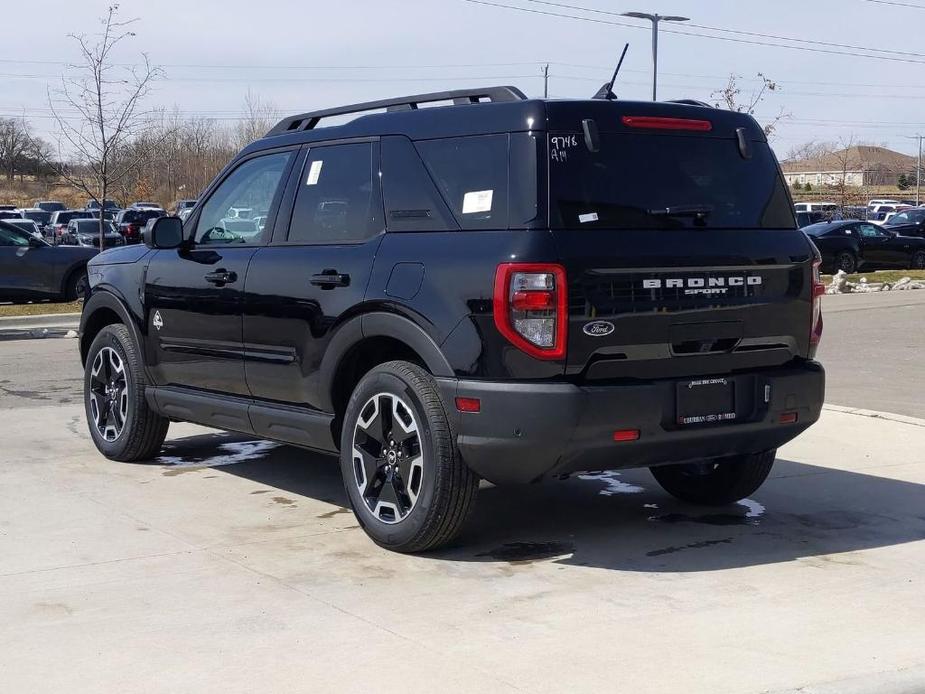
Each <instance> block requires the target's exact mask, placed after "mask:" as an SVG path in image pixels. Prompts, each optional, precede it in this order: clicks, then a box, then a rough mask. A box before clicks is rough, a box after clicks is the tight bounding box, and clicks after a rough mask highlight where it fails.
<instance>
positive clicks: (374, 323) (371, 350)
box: [321, 314, 453, 441]
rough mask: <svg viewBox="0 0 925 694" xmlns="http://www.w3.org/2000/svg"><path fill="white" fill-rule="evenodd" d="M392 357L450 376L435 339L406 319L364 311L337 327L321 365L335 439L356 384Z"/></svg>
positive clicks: (449, 369)
mask: <svg viewBox="0 0 925 694" xmlns="http://www.w3.org/2000/svg"><path fill="white" fill-rule="evenodd" d="M370 318H372V319H373V320H371V321H369V320H368V319H370ZM396 360H398V361H407V362H411V363H413V364H417V365H419V366H420V367H421V368H424V369H426V370H427V371H428V372H429V373H431V374H432V375H434V376H452V375H453V370H452V368H451V367H450V365H449V363H448V362H447V360H446V358H445V357H444V356H443V354H442V352H441V351H440V348H439V347H438V346H437V344H436V342H434V341H433V339H432V338H431V337H430V336H429V335H427V333H425V332H424V330H423V328H421V327H419V326H418V325H417V324H415V323H414V322H412V321H411V320H409V319H407V318H403V317H401V316H396V315H393V314H366V315H363V316H358V317H356V318H354V319H352V320H351V321H349V322H348V323H347V324H345V325H344V326H342V327H341V329H340V330H339V331H338V333H337V335H336V336H335V337H334V339H332V341H331V344H330V345H329V346H328V350H327V354H325V358H324V361H323V362H322V364H321V378H322V379H323V383H324V384H325V392H327V393H329V394H330V400H329V402H328V403H327V404H328V405H329V406H330V411H331V412H333V413H334V414H335V418H334V422H333V423H332V427H333V432H332V433H333V434H334V436H335V438H334V440H335V441H339V440H340V438H339V437H340V430H341V426H342V423H343V414H344V410H345V409H346V405H347V401H348V400H349V399H350V395H351V393H352V392H353V390H354V388H355V387H356V384H357V383H359V382H360V379H361V378H363V376H364V375H365V374H366V373H368V372H369V371H370V370H372V369H373V368H374V367H376V366H378V365H379V364H384V363H386V362H389V361H396Z"/></svg>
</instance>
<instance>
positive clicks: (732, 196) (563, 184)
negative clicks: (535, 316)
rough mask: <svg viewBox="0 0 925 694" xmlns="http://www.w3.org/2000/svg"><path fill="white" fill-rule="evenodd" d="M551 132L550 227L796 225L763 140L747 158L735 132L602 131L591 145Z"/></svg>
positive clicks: (786, 196) (668, 227) (770, 155)
mask: <svg viewBox="0 0 925 694" xmlns="http://www.w3.org/2000/svg"><path fill="white" fill-rule="evenodd" d="M549 137H550V145H549V155H550V157H549V205H550V210H549V215H550V225H551V226H552V227H553V228H559V229H561V228H579V229H584V228H606V229H678V228H685V227H691V228H697V227H705V228H714V229H736V228H738V229H755V228H790V229H792V228H794V226H795V220H794V212H793V208H792V207H791V203H790V200H789V197H788V195H787V192H786V188H785V187H784V183H783V180H782V178H781V176H780V173H779V170H778V166H777V163H776V161H775V160H774V156H773V154H772V153H771V150H770V148H769V147H768V145H767V144H766V143H763V142H751V143H750V148H751V158H750V159H745V158H743V157H742V156H741V155H740V153H739V148H738V145H737V142H736V140H734V139H720V138H716V137H695V136H690V135H642V134H624V133H601V134H600V148H599V151H598V152H591V151H589V149H588V148H587V147H586V146H585V144H584V139H583V136H582V135H581V134H577V135H575V134H568V135H557V134H553V133H551V134H550V136H549ZM563 143H564V144H563ZM563 153H564V155H565V156H563ZM667 212H670V214H668V213H667Z"/></svg>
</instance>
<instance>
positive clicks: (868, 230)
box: [861, 224, 880, 238]
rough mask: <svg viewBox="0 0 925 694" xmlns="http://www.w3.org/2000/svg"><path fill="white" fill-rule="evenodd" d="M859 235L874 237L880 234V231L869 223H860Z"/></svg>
mask: <svg viewBox="0 0 925 694" xmlns="http://www.w3.org/2000/svg"><path fill="white" fill-rule="evenodd" d="M861 236H863V237H864V238H876V237H878V236H880V232H879V231H878V230H877V229H876V228H875V227H873V226H871V225H870V224H862V225H861Z"/></svg>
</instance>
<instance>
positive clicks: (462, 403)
mask: <svg viewBox="0 0 925 694" xmlns="http://www.w3.org/2000/svg"><path fill="white" fill-rule="evenodd" d="M456 409H457V410H459V411H460V412H481V411H482V401H481V400H479V399H478V398H456Z"/></svg>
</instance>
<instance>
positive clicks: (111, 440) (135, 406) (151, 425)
mask: <svg viewBox="0 0 925 694" xmlns="http://www.w3.org/2000/svg"><path fill="white" fill-rule="evenodd" d="M107 350H111V351H112V352H114V353H115V355H116V357H112V356H111V354H110V352H108V351H107ZM101 353H102V354H101ZM98 359H99V361H98ZM107 359H117V360H121V365H122V369H121V372H115V370H113V371H114V372H115V373H116V374H117V375H116V376H114V377H113V378H111V379H109V378H106V377H104V378H103V379H100V378H99V376H101V375H102V376H105V374H104V373H103V372H104V370H105V369H106V367H105V364H104V360H107ZM95 369H97V373H96V375H95V374H94V370H95ZM119 373H121V375H122V381H124V384H125V401H124V416H123V417H118V416H117V413H116V412H113V411H112V410H108V409H107V405H106V404H105V403H106V397H107V396H105V395H102V394H101V393H100V389H99V388H98V385H99V381H100V380H109V381H110V382H112V381H116V380H118V374H119ZM145 386H146V379H145V374H144V369H143V368H142V362H141V357H140V355H139V351H138V348H137V346H136V345H135V343H134V341H133V340H132V336H131V334H130V333H129V331H128V329H127V328H126V327H125V326H124V325H121V324H115V325H107V326H106V327H105V328H103V329H102V330H101V331H100V333H99V335H97V336H96V339H94V340H93V343H92V344H91V345H90V350H89V351H88V353H87V363H86V367H85V368H84V410H85V412H86V416H87V427H88V428H89V429H90V436H91V437H92V438H93V443H95V444H96V447H97V449H98V450H99V451H100V453H102V454H103V455H105V456H106V457H107V458H109V459H110V460H121V461H126V462H134V461H138V460H150V459H151V458H153V457H154V456H155V455H156V454H157V453H158V452H159V451H160V449H161V445H162V444H163V443H164V437H165V436H167V427H168V426H169V425H170V421H169V420H168V419H167V418H166V417H161V416H160V415H158V414H157V413H156V412H154V411H153V410H151V408H150V407H148V403H147V401H146V400H145ZM113 392H114V395H113V396H112V398H113V399H115V398H118V401H117V402H118V403H119V404H121V403H122V400H121V395H122V392H123V390H121V389H120V390H119V392H118V396H117V395H116V394H115V390H114V391H113ZM112 405H113V406H116V407H118V406H119V405H116V403H115V402H113V403H112ZM104 412H109V414H110V415H111V417H112V421H113V424H112V425H111V426H112V430H111V431H109V432H108V433H107V432H105V431H101V429H100V426H99V424H98V423H99V422H100V420H101V419H102V417H99V416H98V414H99V413H104ZM104 416H105V415H104ZM120 420H121V422H122V426H121V428H118V427H117V426H116V424H117V423H118V422H119V421H120ZM106 421H107V422H108V421H109V420H108V419H107V420H106ZM107 428H108V427H107ZM116 429H118V433H117V434H116V433H115V430H116ZM114 434H115V435H114Z"/></svg>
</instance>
